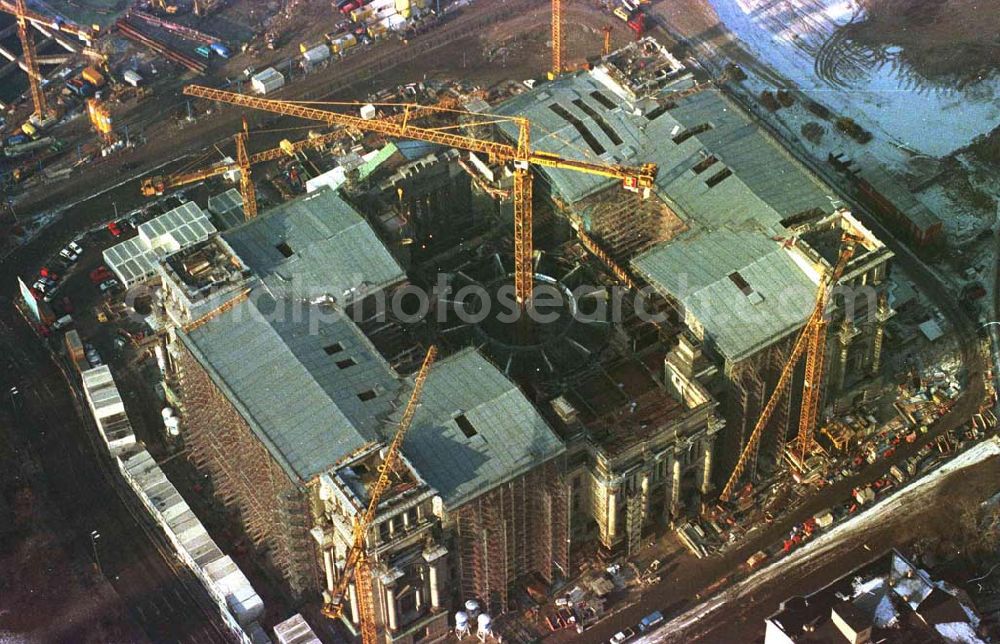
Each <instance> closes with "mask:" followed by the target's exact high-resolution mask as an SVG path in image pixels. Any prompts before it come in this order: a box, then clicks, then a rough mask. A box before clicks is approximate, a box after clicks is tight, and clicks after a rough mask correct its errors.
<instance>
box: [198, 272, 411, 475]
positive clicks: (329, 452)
mask: <svg viewBox="0 0 1000 644" xmlns="http://www.w3.org/2000/svg"><path fill="white" fill-rule="evenodd" d="M183 337H184V341H185V344H186V345H187V346H188V347H189V348H190V349H191V351H192V353H193V354H194V355H195V356H196V357H197V358H198V360H199V362H201V363H202V365H203V366H205V368H206V369H207V370H208V371H209V373H210V374H211V375H212V376H213V379H214V380H215V381H216V383H217V384H218V385H219V386H220V388H222V389H223V390H224V391H225V392H226V394H227V397H228V398H229V399H230V400H231V401H232V402H233V404H234V405H235V406H236V407H237V408H238V409H239V410H240V413H241V415H243V417H244V418H245V419H246V420H247V422H248V423H249V424H250V426H251V428H252V429H253V430H254V431H255V432H256V433H257V435H258V437H259V438H260V439H261V441H262V442H263V443H264V444H265V445H267V446H268V448H269V449H270V451H271V452H272V454H274V455H275V457H276V458H277V459H278V460H279V462H281V463H282V465H283V466H284V467H285V469H286V471H288V472H289V474H290V475H291V476H292V477H293V478H294V477H298V478H300V479H302V480H308V479H310V478H311V477H313V476H315V475H316V474H319V473H321V472H323V471H325V470H326V469H327V468H329V467H330V466H331V465H332V464H333V463H335V462H336V461H337V460H339V459H340V458H341V457H342V456H343V455H345V454H347V453H349V452H351V451H353V450H355V449H357V448H359V447H361V446H363V445H364V444H366V443H367V442H369V441H373V440H378V439H379V434H378V433H377V428H378V426H379V423H380V420H381V419H382V418H384V417H386V416H387V415H388V413H389V411H390V409H391V405H392V401H393V399H394V398H395V395H396V392H397V390H398V389H399V385H398V384H397V381H396V376H395V374H394V373H393V372H392V370H391V369H390V367H389V366H388V365H387V364H386V363H385V362H384V361H383V360H382V359H381V357H380V356H379V355H378V353H377V352H376V351H375V350H374V348H373V347H371V346H370V344H369V343H368V341H367V339H366V338H365V337H364V336H363V335H362V334H361V332H360V331H359V330H358V329H357V327H356V326H355V325H354V324H353V323H352V322H351V321H350V320H348V319H347V318H346V317H345V316H344V315H343V314H342V313H340V312H339V311H334V310H331V309H329V308H327V309H323V310H321V309H320V308H318V307H311V306H308V305H303V304H301V303H299V302H295V301H291V300H280V301H275V300H273V299H271V298H270V296H269V295H268V294H267V293H266V291H265V290H264V289H257V290H256V291H255V292H254V293H252V294H251V297H250V298H249V299H248V300H247V301H245V302H243V303H241V304H239V305H238V306H236V307H234V308H233V309H232V310H230V311H229V312H227V313H226V314H224V315H218V316H216V317H215V318H213V319H211V320H209V321H208V322H207V323H205V324H203V325H202V326H200V327H198V328H196V329H194V330H192V331H191V332H190V333H189V334H188V335H187V336H183ZM338 344H339V350H336V351H334V349H335V348H336V346H335V345H338ZM345 360H351V361H353V362H354V364H352V365H350V366H345V367H341V366H338V362H339V363H342V364H343V361H345ZM366 391H374V392H375V393H376V396H375V397H374V398H373V399H372V400H369V401H367V402H362V401H361V399H360V398H358V394H360V393H362V392H366Z"/></svg>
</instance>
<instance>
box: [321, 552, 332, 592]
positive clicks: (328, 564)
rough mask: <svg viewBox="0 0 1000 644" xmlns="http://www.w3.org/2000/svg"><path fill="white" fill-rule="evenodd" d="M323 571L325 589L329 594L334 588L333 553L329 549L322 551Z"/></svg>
mask: <svg viewBox="0 0 1000 644" xmlns="http://www.w3.org/2000/svg"><path fill="white" fill-rule="evenodd" d="M323 570H324V571H325V572H326V589H327V590H328V591H329V592H333V586H334V575H333V551H331V550H330V549H329V548H324V549H323Z"/></svg>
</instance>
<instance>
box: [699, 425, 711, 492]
mask: <svg viewBox="0 0 1000 644" xmlns="http://www.w3.org/2000/svg"><path fill="white" fill-rule="evenodd" d="M712 445H713V441H712V437H711V436H706V437H705V438H704V439H702V454H703V456H702V459H703V461H702V465H701V493H702V494H708V492H709V490H711V489H712Z"/></svg>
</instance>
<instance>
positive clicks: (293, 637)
mask: <svg viewBox="0 0 1000 644" xmlns="http://www.w3.org/2000/svg"><path fill="white" fill-rule="evenodd" d="M274 636H275V637H276V638H277V639H278V644H320V640H319V638H318V637H316V633H315V632H313V629H311V628H309V624H307V623H306V620H305V618H304V617H302V615H300V614H298V613H296V614H295V615H293V616H291V617H289V618H288V619H286V620H285V621H283V622H281V623H280V624H278V625H276V626H275V627H274Z"/></svg>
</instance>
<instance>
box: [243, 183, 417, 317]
mask: <svg viewBox="0 0 1000 644" xmlns="http://www.w3.org/2000/svg"><path fill="white" fill-rule="evenodd" d="M223 237H224V238H225V239H226V241H227V242H229V244H230V245H231V246H232V247H233V249H234V250H235V251H236V253H237V254H238V255H239V256H240V257H241V258H242V259H243V260H244V261H245V262H246V263H247V265H248V266H249V267H250V268H251V269H252V270H253V271H254V273H256V274H257V275H259V276H260V277H261V278H262V279H263V280H264V282H265V283H266V284H267V285H268V287H270V288H271V289H272V290H274V291H280V292H284V293H295V294H296V295H297V296H299V297H305V298H307V299H314V298H315V297H317V296H320V295H330V296H332V297H334V298H335V299H336V300H337V301H338V302H341V303H343V302H346V301H350V300H352V299H354V298H355V297H356V296H357V295H358V294H359V293H361V292H364V291H367V290H378V289H380V288H383V287H385V286H387V285H390V284H393V283H396V282H401V281H403V280H404V279H405V278H406V274H405V273H404V272H403V269H402V268H401V267H400V266H399V263H397V262H396V260H395V259H394V258H393V256H392V255H391V254H390V253H389V251H388V249H386V247H385V245H384V244H382V242H381V240H379V238H378V236H377V235H376V234H375V232H374V231H373V230H372V228H371V226H369V225H368V223H367V222H366V221H365V220H364V219H363V218H362V217H361V215H359V214H358V213H357V212H356V211H355V210H354V208H352V207H351V206H350V205H349V204H348V203H347V202H345V201H344V200H343V199H342V198H341V197H340V196H339V195H338V194H337V193H336V192H335V191H334V190H331V189H329V188H327V187H324V188H321V189H320V190H317V191H316V192H313V193H310V194H308V195H305V196H303V197H300V198H298V199H295V200H293V201H289V202H287V203H284V204H282V205H280V206H277V207H276V208H274V209H272V210H270V211H268V212H267V213H266V214H264V215H262V216H260V217H258V218H257V219H255V220H253V221H251V222H248V223H246V224H244V225H242V226H238V227H237V228H234V229H232V230H230V231H228V232H226V233H224V234H223ZM281 244H284V246H283V247H282V248H283V250H284V252H282V250H281V249H279V245H281ZM289 252H290V253H291V255H290V256H289V257H286V256H285V255H286V254H288V253H289Z"/></svg>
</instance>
